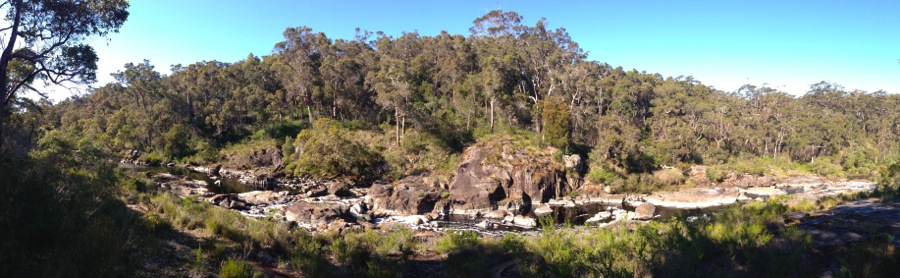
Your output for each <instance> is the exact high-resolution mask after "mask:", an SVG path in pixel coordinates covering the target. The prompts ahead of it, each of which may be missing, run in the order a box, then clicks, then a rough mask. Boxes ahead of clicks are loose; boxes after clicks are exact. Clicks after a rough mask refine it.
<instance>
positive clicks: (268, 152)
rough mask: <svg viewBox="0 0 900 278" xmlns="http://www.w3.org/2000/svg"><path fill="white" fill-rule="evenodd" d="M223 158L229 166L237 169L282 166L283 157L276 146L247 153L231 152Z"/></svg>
mask: <svg viewBox="0 0 900 278" xmlns="http://www.w3.org/2000/svg"><path fill="white" fill-rule="evenodd" d="M225 159H226V161H227V164H228V165H229V167H235V168H239V169H256V168H262V167H272V168H278V167H282V166H284V157H283V156H282V153H281V149H280V148H276V147H268V148H265V149H257V150H254V151H253V152H252V153H250V154H249V155H242V154H231V155H228V156H226V157H225Z"/></svg>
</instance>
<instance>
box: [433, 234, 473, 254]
mask: <svg viewBox="0 0 900 278" xmlns="http://www.w3.org/2000/svg"><path fill="white" fill-rule="evenodd" d="M478 243H479V242H478V234H477V233H475V232H474V231H464V230H450V231H447V232H446V233H445V234H444V236H442V237H440V238H439V239H438V240H437V241H436V242H435V246H434V251H437V252H438V253H441V254H447V253H451V252H459V251H462V250H470V249H473V248H476V247H477V246H478Z"/></svg>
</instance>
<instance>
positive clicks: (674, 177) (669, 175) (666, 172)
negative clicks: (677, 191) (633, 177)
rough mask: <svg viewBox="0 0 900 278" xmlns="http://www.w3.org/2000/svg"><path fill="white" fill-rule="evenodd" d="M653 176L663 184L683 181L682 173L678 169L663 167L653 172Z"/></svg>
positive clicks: (674, 183) (676, 183)
mask: <svg viewBox="0 0 900 278" xmlns="http://www.w3.org/2000/svg"><path fill="white" fill-rule="evenodd" d="M653 176H654V177H655V178H656V179H657V180H658V181H659V182H660V183H661V185H663V186H669V185H678V184H682V183H684V174H683V173H681V170H678V169H663V170H658V171H656V172H654V173H653Z"/></svg>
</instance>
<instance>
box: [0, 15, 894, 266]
mask: <svg viewBox="0 0 900 278" xmlns="http://www.w3.org/2000/svg"><path fill="white" fill-rule="evenodd" d="M13 2H15V3H13ZM95 2H97V3H99V4H97V5H75V4H74V2H72V1H49V2H48V1H5V2H2V4H3V5H0V7H4V8H6V9H8V11H9V13H8V15H9V16H8V17H9V18H8V20H7V21H9V22H13V24H15V23H16V22H26V23H29V24H31V25H34V26H30V28H34V30H31V29H29V30H28V31H24V30H20V29H18V27H16V26H15V25H14V26H12V27H10V28H5V29H3V30H4V31H3V32H11V33H9V36H6V37H5V39H6V40H15V39H22V40H23V41H24V43H21V44H20V43H9V44H7V45H8V47H7V49H6V50H5V51H3V53H2V57H0V70H2V71H4V72H0V74H5V76H6V78H3V79H2V80H4V81H3V82H0V83H3V84H0V88H2V89H0V97H2V99H0V100H2V101H3V102H2V103H0V125H2V127H0V131H2V133H0V173H3V178H2V179H0V200H3V201H2V202H0V223H6V225H0V238H3V239H4V240H3V241H0V276H4V277H8V276H23V277H35V276H90V277H103V276H123V275H131V274H133V273H136V274H137V275H138V276H158V275H154V274H156V272H161V273H166V271H173V272H174V273H166V274H170V275H171V276H186V275H185V273H180V272H178V270H172V269H166V267H170V268H178V269H190V271H193V272H195V273H192V274H195V275H198V276H205V275H209V274H213V273H219V274H220V275H221V276H224V277H254V276H257V275H259V274H260V273H259V272H258V270H260V269H261V268H265V267H269V268H271V267H277V268H279V271H285V272H295V273H297V272H299V273H302V274H304V275H307V276H324V275H329V274H337V275H338V276H369V277H389V276H402V275H403V274H404V272H406V271H408V270H410V269H412V268H414V266H415V264H416V260H414V258H415V257H416V256H424V257H428V256H431V258H435V257H436V258H440V259H439V261H440V263H441V264H442V267H443V268H441V267H438V268H439V269H441V270H440V271H439V272H436V273H431V274H434V275H446V276H455V277H467V276H473V275H479V274H480V275H481V276H487V275H489V274H490V272H491V271H493V269H492V267H495V266H498V265H501V264H503V263H506V262H510V261H511V262H513V263H514V264H515V265H516V268H517V269H518V270H519V271H520V272H522V274H523V276H541V275H550V276H562V277H596V276H646V275H655V276H677V275H684V276H772V275H784V276H811V275H818V274H820V273H809V271H811V270H812V269H821V268H815V267H808V268H807V267H797V266H805V265H814V266H816V265H817V264H820V265H827V264H828V263H827V262H826V263H823V262H822V260H823V259H822V258H817V257H815V256H814V253H815V252H812V250H813V248H814V247H812V246H810V237H809V235H808V234H807V233H805V232H803V231H802V230H799V229H797V228H794V227H790V226H786V225H785V224H784V221H783V215H784V214H785V213H788V212H793V211H801V212H806V211H810V210H814V209H821V208H825V207H829V206H833V205H834V204H836V203H839V202H841V201H844V200H843V199H839V198H837V197H835V199H825V200H822V201H820V202H818V203H815V204H813V203H812V202H802V201H800V202H797V203H794V204H792V205H790V206H789V205H785V204H783V203H781V202H780V201H779V200H773V201H769V202H757V203H750V204H746V205H740V206H735V207H731V208H728V209H726V210H724V211H723V212H721V213H719V214H716V215H713V216H710V217H708V218H700V219H698V220H688V219H686V218H681V217H678V218H675V219H672V220H669V221H659V222H652V223H649V224H646V225H631V224H622V225H619V226H615V227H612V228H608V229H599V228H588V227H577V228H572V227H563V228H555V227H553V226H552V225H550V226H545V228H544V229H543V230H542V232H541V233H540V234H539V235H537V236H535V237H524V236H519V235H506V236H504V237H502V238H481V237H478V236H477V235H476V234H475V233H474V232H465V231H454V232H449V233H446V234H444V235H442V236H440V237H438V238H437V239H432V240H428V239H425V240H423V239H420V238H417V237H416V236H415V235H414V233H413V232H412V231H411V230H409V229H408V228H405V227H401V226H394V227H383V228H381V229H378V230H371V229H370V230H364V231H348V232H345V233H343V234H340V233H316V234H311V233H309V232H307V231H306V230H303V229H297V228H295V227H291V224H289V223H284V222H282V221H279V220H278V219H276V218H277V217H270V218H271V219H250V218H247V217H244V216H242V215H240V214H239V213H237V212H234V211H229V210H225V209H222V208H220V207H216V206H213V205H210V204H208V203H205V202H200V201H197V200H193V199H190V198H187V199H182V198H180V197H177V196H175V195H172V194H169V193H164V192H161V191H159V190H158V188H157V186H156V185H154V184H153V183H152V182H150V181H146V180H143V179H142V178H140V177H129V176H125V175H124V174H122V173H120V172H118V171H117V170H116V167H115V166H114V164H113V161H116V160H118V158H117V157H118V156H119V155H121V154H122V153H131V154H133V153H134V152H133V151H137V152H138V153H140V155H141V159H143V160H146V161H150V162H154V163H163V162H169V161H180V162H198V163H209V162H225V163H233V164H230V166H235V167H239V168H240V167H244V168H246V167H251V164H250V163H244V162H243V161H241V159H243V160H247V159H249V158H251V157H253V156H254V154H256V153H258V152H260V151H261V150H273V151H276V152H277V151H280V154H281V155H282V158H284V162H285V163H284V164H285V165H284V166H285V167H284V168H283V169H284V171H285V172H286V174H289V175H294V176H311V177H315V178H347V179H350V180H353V181H356V182H359V183H361V184H362V183H365V182H368V181H372V180H375V179H387V180H396V179H399V178H402V177H405V176H408V175H412V174H418V173H423V172H432V173H437V174H439V175H445V176H449V175H451V174H452V173H453V170H454V169H453V168H454V167H455V166H456V165H457V163H458V160H459V157H460V156H461V155H462V151H463V149H465V147H467V146H470V145H472V144H475V143H482V142H483V143H484V144H506V145H508V146H510V147H512V148H515V149H516V150H523V151H527V152H537V151H538V150H545V147H547V146H552V147H555V148H556V149H559V150H560V152H559V153H557V154H556V157H555V158H559V157H561V156H560V154H563V153H579V154H582V155H585V157H587V159H588V161H587V162H588V163H587V164H588V165H589V169H587V171H585V173H586V178H587V179H588V180H590V181H593V182H597V183H603V184H607V185H611V186H612V189H613V191H615V192H651V191H655V190H659V189H662V188H667V187H671V186H677V185H680V184H681V183H683V182H684V180H685V178H684V174H683V171H682V170H679V169H687V168H688V167H689V166H692V165H696V164H704V165H707V166H708V169H707V172H706V175H707V177H708V178H709V179H710V180H713V181H723V180H725V179H728V178H729V177H733V176H734V175H742V174H751V175H774V176H789V175H793V174H796V173H813V174H819V175H829V176H845V177H858V176H862V177H875V176H876V175H878V174H879V173H880V178H879V185H880V187H879V192H878V193H877V194H879V195H878V196H881V197H882V198H884V199H885V200H886V201H893V200H895V198H896V192H897V190H898V188H900V130H898V128H900V125H897V123H898V122H900V110H897V109H896V107H900V96H898V95H889V94H886V93H884V92H882V91H879V92H871V93H870V92H863V91H858V90H845V89H844V88H842V87H840V86H839V85H837V84H830V83H825V82H822V83H818V84H814V85H813V86H811V88H810V91H809V92H808V93H807V94H805V95H803V96H800V97H794V96H791V95H789V94H787V93H784V92H779V91H777V90H775V89H772V88H768V87H757V86H754V85H746V86H743V87H742V88H741V89H739V90H738V91H736V92H724V91H720V90H716V89H714V88H711V87H709V86H706V85H703V84H702V83H700V82H699V81H697V80H695V79H693V78H692V77H677V78H673V77H663V76H660V75H658V74H648V73H645V72H638V71H636V70H630V71H626V70H624V69H622V68H612V67H610V66H609V65H606V64H602V63H598V62H594V61H589V60H588V59H587V54H586V53H584V52H583V51H582V50H581V49H580V48H579V47H578V44H577V43H576V42H574V41H572V40H571V38H570V37H569V35H568V33H567V32H566V30H565V29H563V28H558V29H551V28H549V26H547V25H546V22H545V20H543V19H542V20H539V21H538V22H536V23H535V24H534V25H533V26H529V25H524V24H522V23H521V20H522V17H521V16H519V15H518V14H516V13H515V12H504V11H500V10H497V11H491V12H489V13H487V14H486V15H484V16H482V17H480V18H477V19H476V20H475V21H474V22H473V26H472V28H471V34H470V35H469V36H468V37H466V36H463V35H451V34H448V33H446V32H442V33H440V34H438V35H435V36H422V35H420V34H418V33H417V32H410V33H404V34H403V35H402V36H400V37H392V36H387V35H384V34H381V33H379V34H378V35H376V36H374V37H373V36H372V35H373V34H372V33H371V32H368V31H360V32H359V34H358V35H357V37H356V38H354V39H352V40H345V39H331V38H328V37H327V36H326V35H325V34H323V33H316V32H313V31H312V30H311V29H310V28H307V27H297V28H288V29H287V30H286V31H285V32H284V37H285V41H283V42H280V43H278V44H276V45H275V52H274V53H273V54H272V55H270V56H265V57H256V56H253V55H250V56H248V57H247V58H246V59H245V60H242V61H238V62H236V63H224V62H218V61H209V62H200V63H195V64H192V65H188V66H181V65H176V66H174V67H173V73H172V74H170V75H163V74H160V73H159V72H157V71H155V69H154V66H153V65H151V64H150V62H149V61H143V62H142V63H137V64H134V63H129V64H126V65H125V66H124V69H123V70H122V71H120V72H118V73H116V74H114V76H115V77H116V80H117V82H114V83H110V84H107V85H105V86H102V87H99V88H96V89H94V90H92V91H91V93H90V94H87V95H85V96H75V97H72V98H70V99H68V100H65V101H63V102H61V103H58V104H51V103H49V102H48V101H38V102H32V101H27V100H25V99H21V98H19V97H17V92H18V91H19V90H21V89H22V88H27V85H28V84H30V83H31V82H33V81H34V80H35V79H47V80H50V81H51V82H57V81H63V80H74V81H87V80H92V79H93V77H94V76H93V75H94V70H95V69H96V65H95V63H96V56H95V55H94V53H93V51H92V50H91V49H90V48H89V47H87V46H84V45H80V44H78V43H79V42H80V40H77V39H73V38H79V39H80V38H82V37H85V36H89V35H104V34H106V33H108V32H115V31H116V30H117V29H118V28H119V26H121V24H122V22H123V21H124V20H125V19H126V18H127V11H125V9H126V8H127V6H128V4H127V2H126V1H112V0H110V1H95ZM47 3H50V4H47ZM91 3H94V2H91ZM7 4H9V5H7ZM13 4H15V5H13ZM51 4H52V5H51ZM23 18H24V19H23ZM60 19H65V20H60ZM60 22H63V23H65V24H62V23H60ZM36 34H40V35H36ZM45 34H49V37H50V38H52V39H54V41H52V42H56V43H47V42H38V40H45V39H47V38H45V37H47V35H45ZM60 35H65V37H64V38H61V37H57V36H60ZM35 45H38V46H43V45H51V46H53V47H51V48H50V49H44V50H40V49H30V48H22V49H11V48H10V47H18V46H35ZM35 53H45V54H42V55H35ZM46 61H58V62H54V63H45V62H46ZM48 65H51V66H48ZM57 72H64V73H66V74H64V75H59V74H56V73H57ZM4 84H5V85H4ZM550 150H553V149H552V148H550ZM490 159H491V158H488V159H487V160H486V161H490ZM222 160H226V161H222ZM663 165H668V166H673V167H672V168H669V167H662V166H663ZM885 165H887V166H885ZM279 169H281V168H279ZM578 174H579V175H580V174H581V173H578ZM448 196H449V192H447V191H442V192H441V198H444V199H446V198H448ZM857 197H861V196H857ZM848 198H849V197H848ZM11 223H15V224H14V225H13V224H11ZM891 242H892V239H891V238H889V237H883V238H882V237H876V238H872V239H870V240H867V241H864V242H860V243H858V244H856V245H853V246H852V248H851V250H838V252H839V253H840V254H839V255H841V257H840V258H839V260H840V262H839V263H838V264H839V265H840V271H841V272H842V273H845V274H857V273H860V274H863V275H875V276H877V275H889V274H891V273H895V270H896V268H897V260H896V252H895V251H893V250H894V249H893V247H891V245H889V244H890V243H891ZM173 245H175V246H180V247H181V248H172V247H171V246H173ZM184 246H187V247H184ZM184 252H187V253H189V254H187V257H186V258H183V257H182V256H177V255H180V254H181V253H184ZM173 254H174V255H176V256H170V255H173ZM859 254H862V255H861V256H857V255H859ZM160 261H162V262H163V263H158V262H160ZM183 266H186V267H183Z"/></svg>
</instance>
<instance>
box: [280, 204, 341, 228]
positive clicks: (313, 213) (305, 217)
mask: <svg viewBox="0 0 900 278" xmlns="http://www.w3.org/2000/svg"><path fill="white" fill-rule="evenodd" d="M283 210H284V216H285V218H286V219H287V220H288V221H297V222H304V223H310V224H312V225H321V224H326V223H329V222H331V221H333V220H336V219H338V218H347V217H350V215H349V214H350V212H349V209H348V208H347V207H346V206H345V205H342V204H336V203H313V202H307V201H300V202H296V203H292V204H290V205H288V206H285V207H284V208H283Z"/></svg>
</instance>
